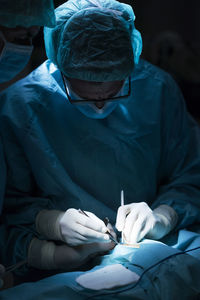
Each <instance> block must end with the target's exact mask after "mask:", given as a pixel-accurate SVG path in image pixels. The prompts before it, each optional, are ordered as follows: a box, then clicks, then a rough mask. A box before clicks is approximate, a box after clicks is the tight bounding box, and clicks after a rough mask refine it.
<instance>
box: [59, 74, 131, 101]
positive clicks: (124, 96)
mask: <svg viewBox="0 0 200 300" xmlns="http://www.w3.org/2000/svg"><path fill="white" fill-rule="evenodd" d="M61 75H62V78H63V82H64V87H65V92H66V94H67V97H68V99H69V101H70V102H71V103H72V104H78V105H80V104H86V103H95V102H96V103H97V102H114V101H120V100H122V99H125V98H127V97H129V96H130V94H131V77H130V76H129V77H128V92H127V93H126V94H125V95H122V96H116V97H112V98H104V99H97V100H91V99H85V98H84V99H72V98H71V97H70V95H69V90H68V87H67V80H66V78H65V76H64V75H63V74H62V73H61Z"/></svg>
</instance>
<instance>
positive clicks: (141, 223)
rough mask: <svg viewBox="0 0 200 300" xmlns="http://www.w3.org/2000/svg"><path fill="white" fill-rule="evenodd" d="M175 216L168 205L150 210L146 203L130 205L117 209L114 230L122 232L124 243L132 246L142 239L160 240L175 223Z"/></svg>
mask: <svg viewBox="0 0 200 300" xmlns="http://www.w3.org/2000/svg"><path fill="white" fill-rule="evenodd" d="M177 219H178V217H177V214H176V212H175V211H174V209H173V208H171V207H170V206H168V205H160V206H159V207H158V208H156V209H154V210H152V209H151V208H150V207H149V206H148V204H147V203H145V202H140V203H132V204H128V205H123V206H120V207H119V208H118V212H117V219H116V228H117V230H118V231H122V234H123V238H124V240H125V242H126V243H129V244H134V243H136V242H139V241H140V240H142V239H143V238H144V237H147V238H151V239H156V240H158V239H161V238H162V237H163V236H165V235H166V234H168V233H169V232H170V231H171V230H172V229H173V228H174V227H175V225H176V223H177Z"/></svg>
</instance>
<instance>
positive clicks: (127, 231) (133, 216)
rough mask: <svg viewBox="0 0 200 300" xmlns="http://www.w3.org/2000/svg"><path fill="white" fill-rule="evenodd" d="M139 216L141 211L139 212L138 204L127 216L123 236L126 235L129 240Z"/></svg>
mask: <svg viewBox="0 0 200 300" xmlns="http://www.w3.org/2000/svg"><path fill="white" fill-rule="evenodd" d="M138 216H139V212H138V210H137V206H136V207H135V209H134V210H132V211H131V212H130V214H129V215H128V216H127V217H126V220H125V225H124V230H123V236H124V237H125V239H126V240H129V237H130V235H131V232H132V230H133V226H134V224H135V222H136V221H137V219H138Z"/></svg>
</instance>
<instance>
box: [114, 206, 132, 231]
mask: <svg viewBox="0 0 200 300" xmlns="http://www.w3.org/2000/svg"><path fill="white" fill-rule="evenodd" d="M130 212H131V205H129V204H128V205H123V206H120V207H119V208H118V210H117V218H116V224H115V227H116V228H117V230H118V231H122V230H123V229H124V226H125V220H126V216H127V214H129V213H130Z"/></svg>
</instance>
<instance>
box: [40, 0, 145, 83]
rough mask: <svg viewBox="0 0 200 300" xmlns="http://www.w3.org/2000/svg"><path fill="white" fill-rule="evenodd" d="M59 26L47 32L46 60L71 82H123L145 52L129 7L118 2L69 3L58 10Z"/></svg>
mask: <svg viewBox="0 0 200 300" xmlns="http://www.w3.org/2000/svg"><path fill="white" fill-rule="evenodd" d="M55 14H56V26H55V27H54V28H53V29H50V28H44V40H45V47H46V53H47V57H48V58H49V59H50V60H51V61H53V63H54V64H55V65H56V66H57V67H58V68H59V69H60V70H61V71H62V72H63V74H64V75H65V76H67V77H70V78H77V79H82V80H88V81H114V80H122V79H124V78H126V77H127V76H129V75H130V73H131V72H132V70H133V67H134V63H135V64H137V63H138V61H139V57H140V54H141V51H142V38H141V35H140V33H139V31H137V30H136V29H135V26H134V20H135V15H134V12H133V10H132V7H131V6H130V5H127V4H124V3H120V2H118V1H116V0H69V1H67V2H65V3H64V4H62V5H61V6H59V7H58V8H57V9H56V10H55Z"/></svg>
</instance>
